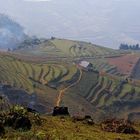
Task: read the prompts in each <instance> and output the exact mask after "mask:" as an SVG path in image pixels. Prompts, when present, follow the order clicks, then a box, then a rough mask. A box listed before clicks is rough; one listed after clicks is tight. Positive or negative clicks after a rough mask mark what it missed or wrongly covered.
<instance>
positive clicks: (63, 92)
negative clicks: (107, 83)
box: [56, 66, 82, 106]
mask: <svg viewBox="0 0 140 140" xmlns="http://www.w3.org/2000/svg"><path fill="white" fill-rule="evenodd" d="M77 68H78V69H79V71H80V75H79V78H78V80H77V81H76V82H74V83H72V84H71V85H69V86H68V87H65V88H64V89H61V90H60V91H59V94H58V98H57V101H56V106H60V102H61V100H62V97H63V95H64V94H65V92H66V91H67V90H68V89H69V88H71V87H73V86H75V85H77V84H78V83H79V82H80V80H81V78H82V70H81V69H80V68H79V67H78V66H77Z"/></svg>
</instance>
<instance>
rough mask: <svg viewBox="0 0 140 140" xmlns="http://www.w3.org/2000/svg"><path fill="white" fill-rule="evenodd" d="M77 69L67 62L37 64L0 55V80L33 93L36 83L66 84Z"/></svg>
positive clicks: (56, 85) (44, 84) (55, 85)
mask: <svg viewBox="0 0 140 140" xmlns="http://www.w3.org/2000/svg"><path fill="white" fill-rule="evenodd" d="M77 72H78V69H77V67H76V66H75V65H67V64H57V63H54V64H53V63H51V64H50V63H48V64H38V63H32V62H27V61H22V60H19V59H16V58H14V57H11V56H5V55H0V82H1V83H3V84H9V85H11V86H13V87H16V88H20V89H24V90H26V91H27V92H29V93H33V92H34V91H35V88H36V87H37V86H38V85H40V84H41V85H43V86H51V85H53V86H54V87H56V88H57V87H59V86H61V85H62V84H63V83H65V84H67V82H69V81H70V80H71V79H72V77H73V76H74V75H76V74H77Z"/></svg>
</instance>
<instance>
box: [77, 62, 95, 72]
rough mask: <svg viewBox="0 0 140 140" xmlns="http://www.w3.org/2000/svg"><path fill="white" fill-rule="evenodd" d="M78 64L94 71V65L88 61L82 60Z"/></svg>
mask: <svg viewBox="0 0 140 140" xmlns="http://www.w3.org/2000/svg"><path fill="white" fill-rule="evenodd" d="M78 65H79V66H80V67H81V68H82V69H84V70H86V71H93V65H92V64H91V63H90V62H88V61H80V62H79V64H78Z"/></svg>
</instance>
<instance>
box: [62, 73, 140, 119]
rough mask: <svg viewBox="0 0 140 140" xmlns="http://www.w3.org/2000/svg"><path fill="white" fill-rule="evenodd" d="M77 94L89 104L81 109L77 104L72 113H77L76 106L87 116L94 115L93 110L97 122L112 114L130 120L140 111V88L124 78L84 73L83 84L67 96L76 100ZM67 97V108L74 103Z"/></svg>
mask: <svg viewBox="0 0 140 140" xmlns="http://www.w3.org/2000/svg"><path fill="white" fill-rule="evenodd" d="M77 94H78V95H80V96H82V97H83V98H84V99H85V100H86V101H87V102H88V104H84V105H83V106H82V107H80V108H79V107H78V104H75V106H74V105H73V106H72V108H71V110H72V112H76V111H74V110H73V109H76V106H77V108H78V109H79V110H80V111H79V112H80V113H81V114H83V112H84V111H85V112H86V113H87V114H88V113H89V114H92V113H90V112H91V110H92V112H94V113H93V114H92V115H93V116H94V117H95V118H96V116H97V118H96V119H97V120H98V119H99V117H101V118H100V119H103V118H105V117H107V118H108V117H110V114H111V116H112V117H116V116H117V117H120V118H121V117H122V118H128V117H129V116H130V114H131V113H132V114H133V113H138V112H139V109H140V108H139V106H140V104H139V103H140V102H139V101H140V87H139V86H134V85H133V84H131V83H129V82H128V81H126V80H125V79H123V78H119V77H117V76H116V77H114V76H112V75H109V74H107V75H105V76H99V75H98V74H94V75H93V74H92V73H91V74H87V73H83V78H82V80H81V82H80V83H79V84H78V85H77V86H75V87H73V88H72V89H71V90H70V92H68V93H67V94H66V95H67V96H69V97H70V98H72V99H75V98H77ZM66 95H65V100H64V103H65V104H66V106H70V102H72V101H69V100H70V98H68V97H66ZM79 102H80V101H79ZM79 102H78V103H79ZM73 104H74V103H73ZM81 104H83V103H81ZM89 104H90V105H91V106H90V107H88V109H89V110H87V109H86V108H87V106H89ZM78 109H77V111H78ZM95 114H96V115H95ZM97 114H98V115H97ZM99 114H100V115H99ZM132 116H133V115H132ZM130 119H131V118H130Z"/></svg>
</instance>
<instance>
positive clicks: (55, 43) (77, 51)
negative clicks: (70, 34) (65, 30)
mask: <svg viewBox="0 0 140 140" xmlns="http://www.w3.org/2000/svg"><path fill="white" fill-rule="evenodd" d="M29 42H30V41H27V42H23V44H21V45H20V46H19V47H18V48H17V49H16V50H15V52H18V53H26V54H30V55H37V56H48V57H99V56H106V57H107V56H117V55H120V54H121V53H122V52H121V51H117V50H113V49H109V48H104V47H101V46H97V45H94V44H91V43H86V42H82V41H72V40H66V39H50V40H43V41H42V42H40V43H39V44H37V45H31V43H29Z"/></svg>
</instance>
